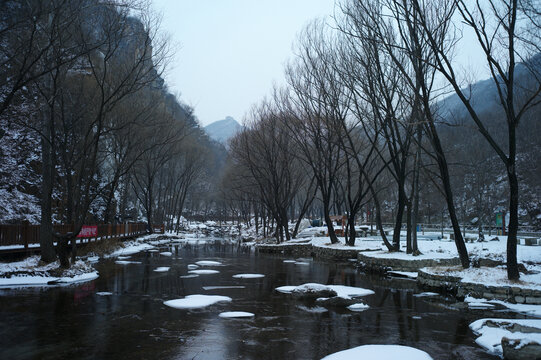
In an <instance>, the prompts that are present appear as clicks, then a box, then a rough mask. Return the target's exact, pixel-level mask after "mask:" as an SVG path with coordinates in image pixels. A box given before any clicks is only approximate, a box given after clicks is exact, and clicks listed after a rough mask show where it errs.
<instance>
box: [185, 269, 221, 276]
mask: <svg viewBox="0 0 541 360" xmlns="http://www.w3.org/2000/svg"><path fill="white" fill-rule="evenodd" d="M188 273H190V274H197V275H211V274H218V273H219V271H218V270H210V269H200V270H190V271H188Z"/></svg>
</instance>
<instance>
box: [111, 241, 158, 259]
mask: <svg viewBox="0 0 541 360" xmlns="http://www.w3.org/2000/svg"><path fill="white" fill-rule="evenodd" d="M125 245H126V246H125V247H124V248H122V249H118V250H116V251H113V252H112V253H110V254H108V255H106V256H105V257H106V258H111V257H118V256H127V255H133V254H137V253H138V252H141V251H144V250H150V249H152V248H153V247H154V246H152V245H150V244H141V243H138V242H135V241H130V242H127V243H125Z"/></svg>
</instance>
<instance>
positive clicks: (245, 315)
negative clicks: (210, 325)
mask: <svg viewBox="0 0 541 360" xmlns="http://www.w3.org/2000/svg"><path fill="white" fill-rule="evenodd" d="M218 316H219V317H221V318H226V319H228V318H248V317H254V316H255V314H252V313H251V312H246V311H226V312H223V313H220V315H218Z"/></svg>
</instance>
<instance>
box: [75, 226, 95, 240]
mask: <svg viewBox="0 0 541 360" xmlns="http://www.w3.org/2000/svg"><path fill="white" fill-rule="evenodd" d="M96 236H98V226H97V225H92V226H87V225H83V227H82V228H81V231H80V232H79V235H77V237H78V238H86V237H96Z"/></svg>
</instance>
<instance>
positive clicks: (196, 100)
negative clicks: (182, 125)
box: [153, 0, 334, 125]
mask: <svg viewBox="0 0 541 360" xmlns="http://www.w3.org/2000/svg"><path fill="white" fill-rule="evenodd" d="M153 2H154V9H155V10H156V11H158V12H161V13H163V22H162V28H163V30H164V31H165V32H167V33H168V34H169V36H170V38H171V41H172V42H173V44H174V45H176V47H177V49H176V55H175V57H174V58H173V61H172V63H171V66H170V68H169V70H168V71H167V73H166V74H165V81H166V83H167V85H168V86H169V88H170V90H171V92H173V93H175V94H177V93H180V100H181V101H183V102H185V103H187V104H189V105H192V106H194V108H195V115H196V116H197V117H198V118H199V121H200V123H201V124H203V125H207V124H210V123H211V122H214V121H217V120H221V119H224V118H225V117H226V116H228V115H229V116H233V117H234V118H235V119H236V120H237V121H239V122H240V121H241V120H242V118H243V116H244V114H245V113H246V112H247V111H248V110H249V108H250V106H251V105H252V104H254V103H256V102H258V101H259V100H261V99H262V98H263V97H264V96H265V95H267V94H269V93H270V90H271V88H272V85H273V82H277V83H281V82H283V79H284V76H283V67H284V64H285V62H286V61H287V60H288V59H289V58H290V57H291V55H292V50H291V45H292V43H293V41H294V40H295V37H296V34H297V33H298V32H300V31H301V30H302V28H303V26H304V25H305V24H307V23H308V22H309V21H310V20H312V19H314V18H316V17H324V16H329V15H331V14H332V13H333V10H334V0H153Z"/></svg>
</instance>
